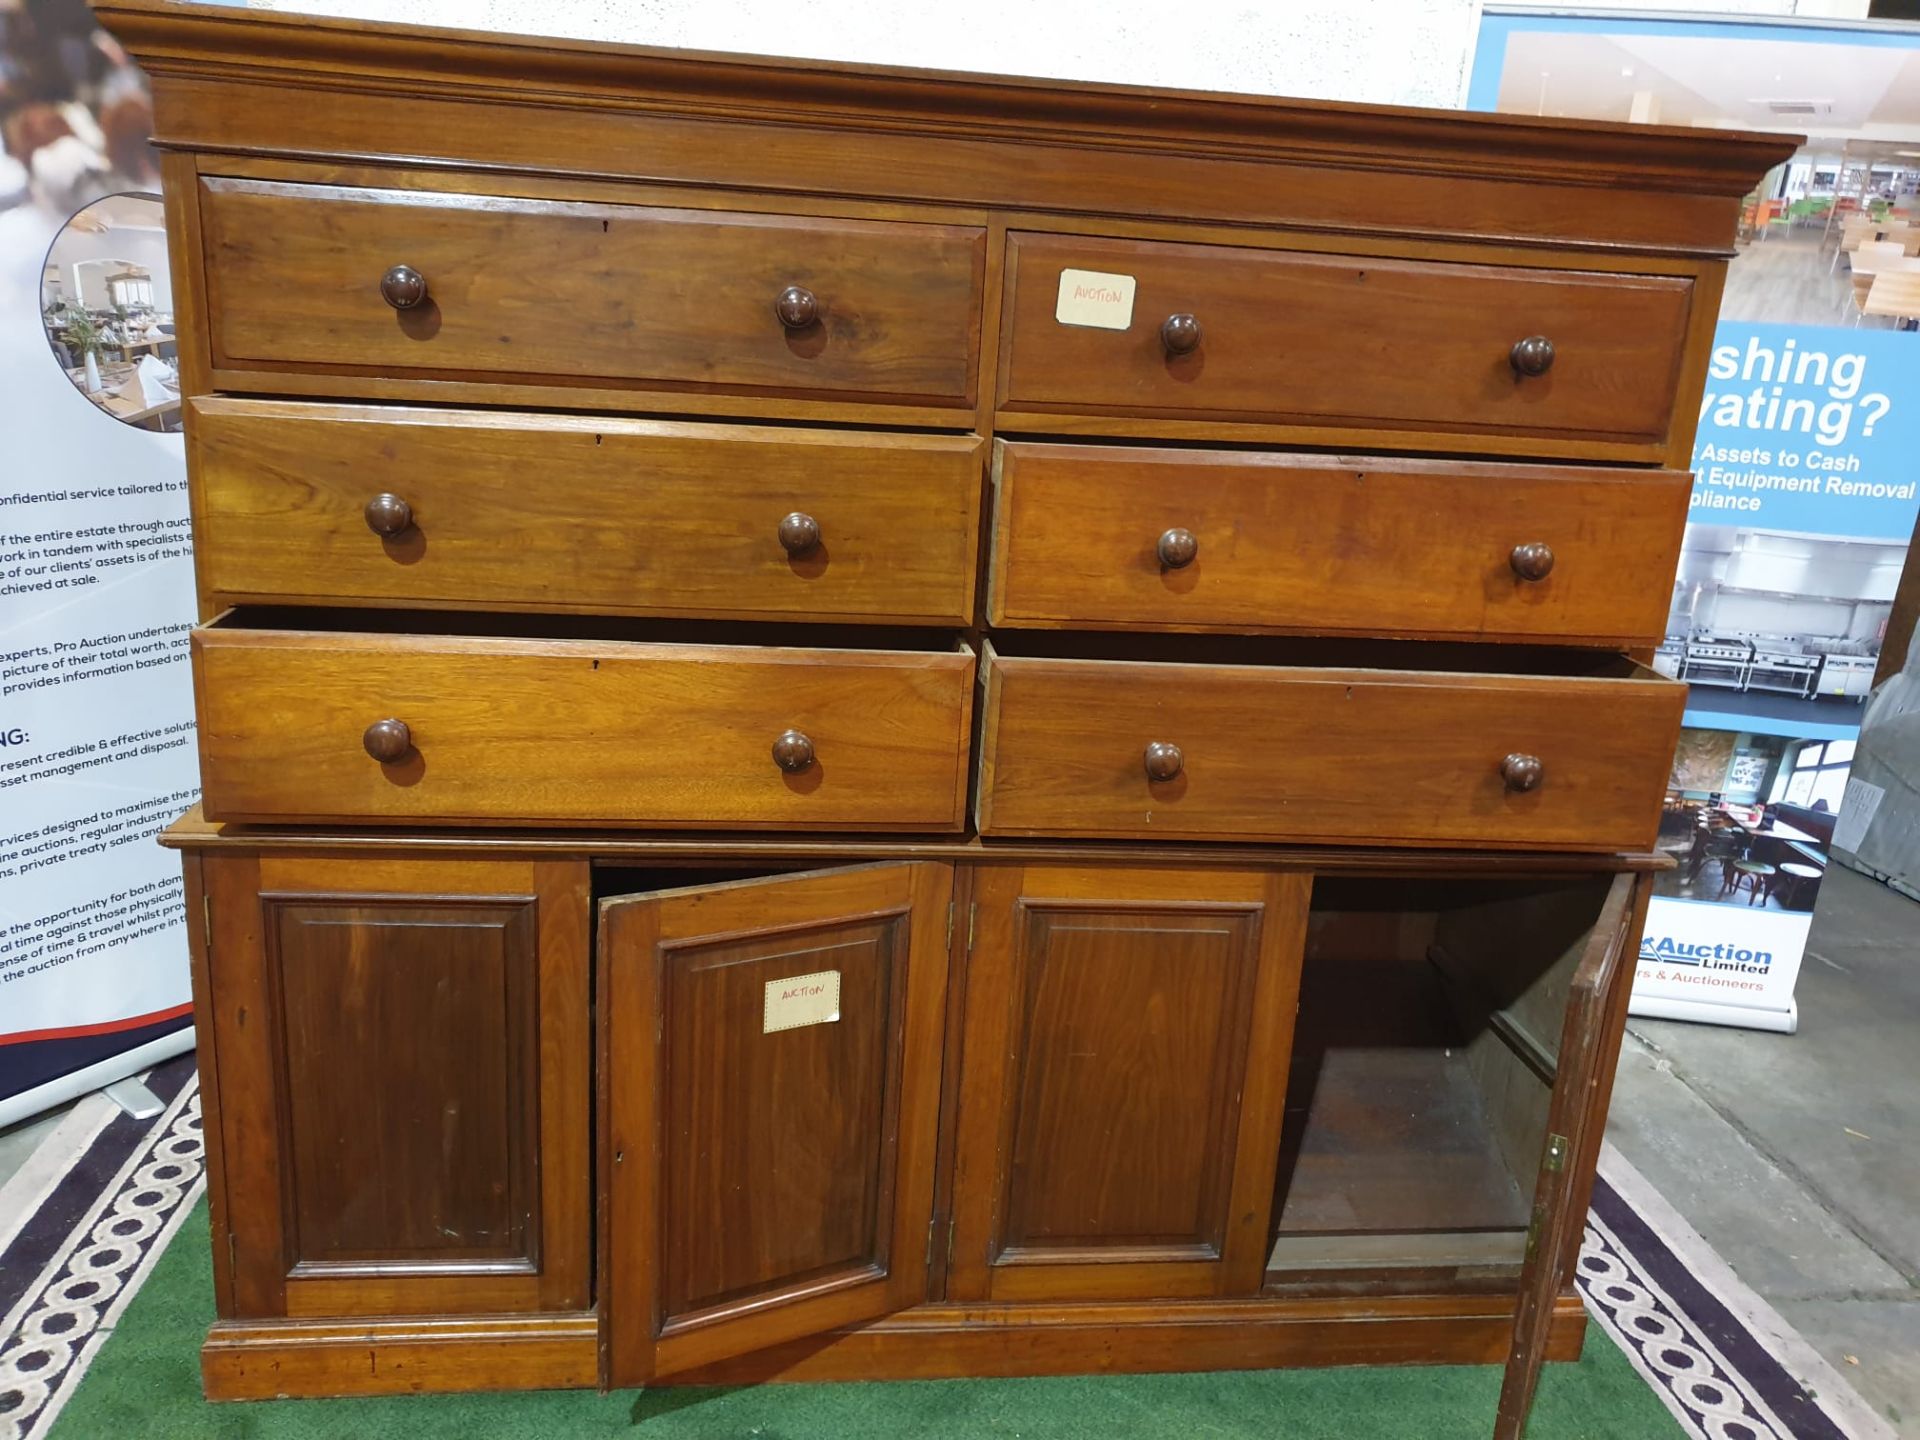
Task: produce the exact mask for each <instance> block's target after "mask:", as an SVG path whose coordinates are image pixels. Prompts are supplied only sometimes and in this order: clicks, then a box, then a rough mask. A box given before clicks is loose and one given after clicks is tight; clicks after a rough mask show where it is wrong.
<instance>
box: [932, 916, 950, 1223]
mask: <svg viewBox="0 0 1920 1440" xmlns="http://www.w3.org/2000/svg"><path fill="white" fill-rule="evenodd" d="M947 949H949V950H951V949H953V901H951V900H949V901H947ZM929 1223H931V1222H929Z"/></svg>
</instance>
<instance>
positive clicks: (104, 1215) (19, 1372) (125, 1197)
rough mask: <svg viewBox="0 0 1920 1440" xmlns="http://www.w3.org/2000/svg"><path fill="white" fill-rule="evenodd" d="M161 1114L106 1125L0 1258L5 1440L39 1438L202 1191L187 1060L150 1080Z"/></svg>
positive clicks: (194, 1094)
mask: <svg viewBox="0 0 1920 1440" xmlns="http://www.w3.org/2000/svg"><path fill="white" fill-rule="evenodd" d="M145 1078H146V1083H147V1086H148V1088H149V1089H151V1090H152V1091H153V1092H154V1094H155V1095H157V1096H158V1097H159V1098H160V1099H161V1100H162V1101H164V1102H165V1106H164V1108H163V1109H162V1110H161V1112H160V1114H159V1115H158V1116H157V1117H155V1118H152V1119H148V1120H135V1119H134V1118H133V1117H131V1116H129V1115H126V1114H124V1113H123V1114H120V1115H117V1116H115V1117H114V1118H113V1119H111V1120H109V1121H108V1122H107V1123H106V1125H104V1126H102V1127H101V1129H100V1130H99V1131H98V1132H97V1134H96V1135H95V1136H94V1138H93V1140H92V1142H91V1143H90V1144H89V1145H88V1146H87V1147H86V1149H85V1150H83V1151H82V1152H81V1153H80V1154H79V1155H78V1156H77V1157H76V1158H75V1159H74V1161H73V1163H72V1164H71V1166H70V1167H69V1168H68V1170H67V1173H66V1174H65V1175H63V1176H61V1177H60V1179H59V1180H58V1181H57V1182H56V1183H55V1184H54V1185H53V1186H52V1187H51V1189H50V1190H49V1191H48V1192H47V1195H46V1197H45V1198H44V1199H43V1200H42V1201H41V1203H40V1205H39V1206H38V1208H37V1209H36V1211H35V1213H34V1214H33V1215H32V1216H30V1217H28V1218H27V1220H26V1223H25V1224H23V1225H21V1226H19V1227H18V1230H17V1232H16V1233H15V1235H14V1237H13V1239H12V1241H11V1242H10V1243H9V1244H8V1245H7V1246H6V1248H5V1250H4V1251H0V1276H5V1277H10V1279H9V1283H8V1285H7V1292H6V1293H7V1295H10V1296H11V1299H9V1300H6V1302H5V1304H6V1308H5V1309H4V1311H0V1440H41V1437H43V1436H45V1435H46V1434H47V1432H48V1431H49V1430H50V1429H51V1428H52V1426H53V1422H54V1420H55V1419H56V1418H57V1417H58V1416H59V1413H60V1410H61V1407H62V1406H63V1405H65V1403H66V1401H67V1397H68V1396H70V1395H72V1394H73V1392H74V1390H75V1389H76V1388H77V1387H78V1386H79V1384H80V1382H81V1380H82V1379H83V1378H84V1377H85V1375H86V1372H87V1369H88V1367H89V1366H90V1365H91V1364H92V1363H93V1358H94V1356H95V1355H97V1354H98V1353H99V1351H100V1347H101V1346H102V1345H104V1344H105V1343H106V1341H107V1339H108V1337H109V1336H111V1335H112V1333H113V1327H114V1326H115V1325H116V1324H117V1323H118V1322H119V1319H120V1316H121V1314H122V1313H123V1312H124V1311H125V1310H126V1307H127V1304H128V1302H130V1301H131V1300H132V1299H133V1297H134V1295H135V1293H137V1292H138V1290H139V1288H140V1286H141V1284H142V1283H143V1282H144V1281H145V1280H146V1278H147V1274H148V1272H149V1271H150V1270H151V1269H152V1268H153V1263H154V1261H155V1260H157V1259H158V1258H159V1256H160V1253H161V1252H162V1251H163V1250H165V1249H166V1247H167V1244H168V1242H169V1241H171V1240H172V1239H173V1237H174V1235H175V1233H176V1232H177V1231H178V1230H179V1228H180V1224H181V1222H182V1221H183V1220H184V1219H185V1218H186V1216H187V1214H188V1213H189V1212H190V1211H191V1210H192V1208H193V1205H194V1202H195V1201H197V1200H198V1199H199V1197H200V1192H201V1191H202V1190H203V1189H204V1188H205V1183H206V1166H205V1146H204V1145H203V1143H202V1140H201V1134H200V1082H199V1076H198V1074H197V1073H196V1071H195V1070H194V1066H193V1057H192V1055H191V1054H189V1055H184V1056H181V1057H180V1058H179V1059H177V1060H171V1061H168V1062H167V1063H166V1064H164V1065H160V1066H157V1067H156V1068H155V1069H154V1070H153V1071H152V1072H150V1073H149V1074H148V1075H147V1076H146V1077H145Z"/></svg>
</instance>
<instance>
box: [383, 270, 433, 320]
mask: <svg viewBox="0 0 1920 1440" xmlns="http://www.w3.org/2000/svg"><path fill="white" fill-rule="evenodd" d="M380 298H381V299H382V300H384V301H386V302H387V304H389V305H391V306H392V307H393V308H394V309H396V310H412V309H416V308H417V307H419V306H420V305H423V304H425V303H426V299H427V277H426V276H424V275H422V274H421V273H420V272H419V271H418V270H416V269H414V268H413V267H412V266H411V265H395V266H394V267H392V268H391V269H390V270H388V271H387V273H386V274H384V275H382V276H381V277H380Z"/></svg>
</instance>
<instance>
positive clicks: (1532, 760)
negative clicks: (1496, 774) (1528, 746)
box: [1500, 751, 1547, 792]
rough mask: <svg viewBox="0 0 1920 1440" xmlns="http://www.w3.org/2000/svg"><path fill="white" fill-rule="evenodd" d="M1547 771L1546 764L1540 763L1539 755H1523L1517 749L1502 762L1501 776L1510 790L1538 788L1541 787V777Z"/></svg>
mask: <svg viewBox="0 0 1920 1440" xmlns="http://www.w3.org/2000/svg"><path fill="white" fill-rule="evenodd" d="M1546 773H1547V770H1546V766H1544V765H1542V764H1541V763H1540V757H1539V756H1538V755H1522V754H1520V753H1519V752H1518V751H1515V752H1514V753H1513V754H1511V755H1509V756H1507V758H1506V759H1504V760H1502V761H1501V762H1500V778H1501V779H1502V780H1504V781H1506V782H1507V789H1509V790H1515V791H1523V792H1524V791H1527V790H1537V789H1539V788H1540V777H1541V776H1543V775H1545V774H1546Z"/></svg>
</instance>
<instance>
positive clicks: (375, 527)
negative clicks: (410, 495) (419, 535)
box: [364, 494, 413, 540]
mask: <svg viewBox="0 0 1920 1440" xmlns="http://www.w3.org/2000/svg"><path fill="white" fill-rule="evenodd" d="M364 513H365V515H366V517H367V528H368V529H369V530H371V531H373V533H374V534H376V535H384V536H386V537H387V538H388V539H389V540H391V539H392V538H393V537H394V536H395V535H398V534H400V533H401V531H403V530H405V529H406V528H407V527H408V526H409V525H411V524H413V507H412V506H411V505H409V504H407V502H406V501H404V500H402V499H401V498H400V497H399V496H398V495H391V494H380V495H376V496H374V497H373V498H372V499H371V500H369V501H367V508H366V510H365V512H364Z"/></svg>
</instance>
